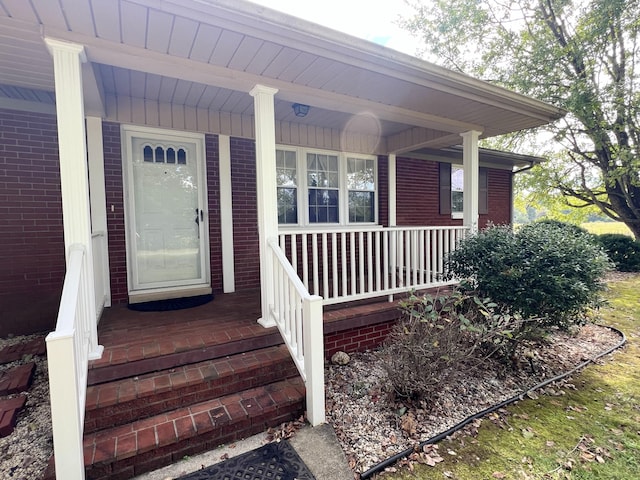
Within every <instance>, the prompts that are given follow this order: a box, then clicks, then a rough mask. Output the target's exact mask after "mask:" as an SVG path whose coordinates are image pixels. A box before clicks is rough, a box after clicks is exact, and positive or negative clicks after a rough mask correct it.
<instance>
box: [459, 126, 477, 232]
mask: <svg viewBox="0 0 640 480" xmlns="http://www.w3.org/2000/svg"><path fill="white" fill-rule="evenodd" d="M481 133H482V132H478V131H477V130H470V131H468V132H464V133H461V134H460V136H461V137H462V166H463V168H464V185H463V192H464V195H463V199H462V202H463V207H462V208H463V212H464V213H463V224H464V226H465V227H469V229H470V231H471V233H475V232H477V231H478V195H479V188H480V187H479V177H480V163H479V156H478V138H479V137H480V134H481Z"/></svg>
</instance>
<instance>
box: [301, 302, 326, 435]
mask: <svg viewBox="0 0 640 480" xmlns="http://www.w3.org/2000/svg"><path fill="white" fill-rule="evenodd" d="M303 309H304V312H303V315H302V318H303V320H304V325H303V327H302V328H303V332H304V336H303V338H304V365H305V371H306V374H307V378H306V388H307V419H308V420H309V423H310V424H311V425H312V426H314V427H315V426H316V425H320V424H322V423H325V421H326V417H325V399H324V332H323V325H322V297H318V296H315V295H314V296H311V297H310V298H309V299H306V300H305V301H304V306H303Z"/></svg>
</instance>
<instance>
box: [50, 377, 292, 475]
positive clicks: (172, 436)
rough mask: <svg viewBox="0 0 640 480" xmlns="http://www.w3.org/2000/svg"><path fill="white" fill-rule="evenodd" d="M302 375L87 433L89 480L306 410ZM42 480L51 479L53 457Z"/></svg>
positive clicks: (133, 471)
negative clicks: (145, 418)
mask: <svg viewBox="0 0 640 480" xmlns="http://www.w3.org/2000/svg"><path fill="white" fill-rule="evenodd" d="M304 398H305V388H304V384H303V381H302V379H301V378H297V379H293V380H286V381H282V382H276V383H273V384H270V385H266V386H263V387H259V388H255V389H251V390H247V391H245V392H243V393H242V394H236V395H230V396H228V397H223V398H220V399H217V400H212V401H208V402H203V403H200V404H198V405H194V406H192V407H190V408H183V409H178V410H175V411H174V412H171V413H170V414H166V415H159V416H157V417H154V418H149V419H147V420H143V421H139V422H134V423H132V424H130V425H127V426H121V427H117V428H114V429H112V430H109V431H107V430H105V431H102V432H98V433H94V434H89V435H85V438H84V458H85V467H86V468H85V469H86V473H87V475H86V478H87V480H125V479H130V478H132V477H134V476H137V475H141V474H143V473H146V472H149V471H151V470H155V469H158V468H161V467H163V466H166V465H170V464H171V463H175V462H178V461H180V460H182V459H184V457H186V456H190V455H195V454H198V453H201V452H204V451H207V450H212V449H214V448H216V447H219V446H220V445H223V444H226V443H231V442H234V441H236V440H239V439H241V438H246V437H248V436H250V435H254V434H256V433H259V432H264V431H266V430H267V429H268V428H270V427H275V426H278V425H280V424H282V423H284V422H287V421H290V420H294V419H297V418H299V417H300V415H302V414H303V413H304ZM43 480H55V467H54V461H53V458H52V459H51V460H50V462H49V467H48V469H47V471H46V473H45V475H44V476H43Z"/></svg>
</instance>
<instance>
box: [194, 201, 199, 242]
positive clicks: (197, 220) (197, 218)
mask: <svg viewBox="0 0 640 480" xmlns="http://www.w3.org/2000/svg"><path fill="white" fill-rule="evenodd" d="M198 210H199V209H198V208H196V219H195V222H196V225H197V226H198V238H200V217H199V216H198Z"/></svg>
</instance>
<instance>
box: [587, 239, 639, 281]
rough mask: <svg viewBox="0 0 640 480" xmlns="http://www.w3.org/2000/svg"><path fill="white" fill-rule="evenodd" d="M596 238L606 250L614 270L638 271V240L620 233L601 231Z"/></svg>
mask: <svg viewBox="0 0 640 480" xmlns="http://www.w3.org/2000/svg"><path fill="white" fill-rule="evenodd" d="M596 240H597V241H598V242H599V243H600V245H602V248H604V251H605V252H607V255H609V258H610V259H611V261H612V262H613V263H614V264H615V266H616V267H615V268H616V270H618V271H620V272H640V242H638V241H637V240H634V239H633V238H631V237H629V236H628V235H623V234H621V233H603V234H602V235H598V236H597V237H596Z"/></svg>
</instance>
